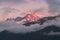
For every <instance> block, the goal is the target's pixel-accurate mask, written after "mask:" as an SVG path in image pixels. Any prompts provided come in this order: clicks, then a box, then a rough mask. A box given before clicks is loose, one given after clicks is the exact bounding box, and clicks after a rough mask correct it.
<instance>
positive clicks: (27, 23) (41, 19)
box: [24, 15, 60, 26]
mask: <svg viewBox="0 0 60 40" xmlns="http://www.w3.org/2000/svg"><path fill="white" fill-rule="evenodd" d="M58 17H59V18H60V15H57V16H49V17H43V18H39V19H38V20H37V21H34V22H29V21H27V22H26V23H25V24H24V25H26V26H29V25H31V24H40V25H43V24H44V23H45V22H47V21H49V20H54V19H56V18H58ZM37 18H38V17H37Z"/></svg>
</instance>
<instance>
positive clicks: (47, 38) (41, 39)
mask: <svg viewBox="0 0 60 40" xmlns="http://www.w3.org/2000/svg"><path fill="white" fill-rule="evenodd" d="M50 31H54V32H60V28H58V27H56V26H54V25H53V26H48V27H46V28H44V29H42V30H39V31H36V32H31V33H27V34H20V33H18V34H14V33H9V32H8V31H3V32H0V40H60V35H47V34H48V33H49V32H50ZM45 34H46V35H45Z"/></svg>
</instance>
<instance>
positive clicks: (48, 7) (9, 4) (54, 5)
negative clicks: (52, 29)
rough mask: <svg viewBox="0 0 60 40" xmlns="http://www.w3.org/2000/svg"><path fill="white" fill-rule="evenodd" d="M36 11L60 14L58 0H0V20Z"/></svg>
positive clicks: (46, 14)
mask: <svg viewBox="0 0 60 40" xmlns="http://www.w3.org/2000/svg"><path fill="white" fill-rule="evenodd" d="M28 12H36V13H39V14H42V15H43V16H51V15H56V14H60V0H0V20H4V19H6V18H15V17H17V16H25V15H26V14H28Z"/></svg>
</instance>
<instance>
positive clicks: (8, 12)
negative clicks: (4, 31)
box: [0, 7, 20, 21]
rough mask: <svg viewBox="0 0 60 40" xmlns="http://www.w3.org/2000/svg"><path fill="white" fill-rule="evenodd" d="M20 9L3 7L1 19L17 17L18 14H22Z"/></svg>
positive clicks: (0, 14)
mask: <svg viewBox="0 0 60 40" xmlns="http://www.w3.org/2000/svg"><path fill="white" fill-rule="evenodd" d="M19 14H20V10H18V9H16V8H9V7H5V8H1V9H0V21H2V20H5V19H6V18H15V17H17V16H20V15H19Z"/></svg>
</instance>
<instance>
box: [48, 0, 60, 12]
mask: <svg viewBox="0 0 60 40" xmlns="http://www.w3.org/2000/svg"><path fill="white" fill-rule="evenodd" d="M47 3H48V4H49V11H50V12H51V13H60V1H59V0H47Z"/></svg>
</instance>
